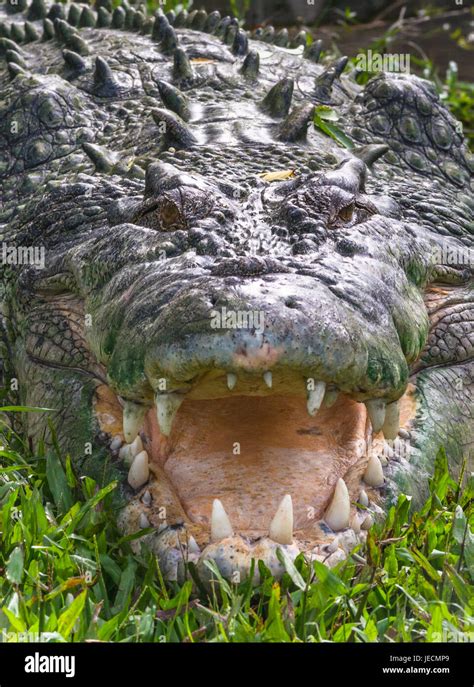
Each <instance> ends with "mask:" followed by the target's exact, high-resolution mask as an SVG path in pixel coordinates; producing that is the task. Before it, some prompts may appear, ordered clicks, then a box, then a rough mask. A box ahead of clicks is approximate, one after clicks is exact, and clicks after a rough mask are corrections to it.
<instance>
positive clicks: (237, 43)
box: [232, 29, 249, 55]
mask: <svg viewBox="0 0 474 687" xmlns="http://www.w3.org/2000/svg"><path fill="white" fill-rule="evenodd" d="M248 49H249V39H248V38H247V34H246V33H245V31H244V30H243V29H237V33H236V34H235V38H234V41H233V43H232V52H233V53H234V55H246V54H247V52H248Z"/></svg>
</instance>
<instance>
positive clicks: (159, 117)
mask: <svg viewBox="0 0 474 687" xmlns="http://www.w3.org/2000/svg"><path fill="white" fill-rule="evenodd" d="M151 114H152V117H153V119H154V120H155V122H156V123H157V124H158V126H159V127H160V130H161V133H162V134H163V140H164V143H165V147H167V148H169V147H170V146H173V147H174V148H188V147H190V146H192V145H194V144H195V143H196V139H195V137H194V136H193V134H192V133H191V131H190V130H189V129H188V127H187V126H186V124H185V122H184V121H183V120H182V119H181V117H179V116H178V115H177V114H176V113H175V112H170V111H168V110H162V109H161V108H155V109H153V110H152V111H151Z"/></svg>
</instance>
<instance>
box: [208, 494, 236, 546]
mask: <svg viewBox="0 0 474 687" xmlns="http://www.w3.org/2000/svg"><path fill="white" fill-rule="evenodd" d="M233 534H234V531H233V529H232V525H231V524H230V520H229V516H228V515H227V513H226V512H225V509H224V506H223V505H222V503H221V502H220V501H219V499H214V502H213V504H212V515H211V541H220V540H221V539H225V538H226V537H232V535H233Z"/></svg>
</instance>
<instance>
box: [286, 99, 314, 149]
mask: <svg viewBox="0 0 474 687" xmlns="http://www.w3.org/2000/svg"><path fill="white" fill-rule="evenodd" d="M314 109H315V106H314V105H313V104H312V103H304V104H303V105H299V106H298V107H294V108H293V109H292V111H291V112H290V114H289V115H288V116H287V117H286V119H284V120H283V122H282V124H281V127H280V132H279V134H278V138H279V139H280V141H286V142H288V143H293V142H295V141H300V140H304V139H305V138H306V134H307V132H308V124H309V123H310V122H311V121H312V119H313V115H314Z"/></svg>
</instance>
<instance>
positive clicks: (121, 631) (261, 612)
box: [0, 426, 474, 642]
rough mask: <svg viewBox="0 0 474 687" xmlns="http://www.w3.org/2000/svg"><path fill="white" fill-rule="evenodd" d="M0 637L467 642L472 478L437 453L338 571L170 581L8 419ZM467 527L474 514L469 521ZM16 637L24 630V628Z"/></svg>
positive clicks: (109, 508) (53, 457)
mask: <svg viewBox="0 0 474 687" xmlns="http://www.w3.org/2000/svg"><path fill="white" fill-rule="evenodd" d="M0 436H1V441H0V443H1V444H2V446H3V448H2V449H1V450H0V465H1V467H0V537H1V547H0V608H1V611H0V632H1V631H2V630H3V631H4V632H6V633H11V634H4V639H6V640H9V641H18V638H20V639H21V637H22V634H21V633H25V632H30V633H39V632H41V633H47V635H44V636H43V640H44V639H45V638H49V640H50V641H64V640H67V641H84V640H87V639H95V640H97V639H98V640H103V641H119V642H144V641H153V642H183V641H184V642H195V641H208V642H246V641H257V642H272V641H284V642H298V641H308V642H318V641H331V642H347V641H355V642H404V641H426V642H430V641H440V640H441V639H447V640H448V641H449V640H450V639H451V641H466V640H467V639H468V638H469V637H471V638H472V636H473V635H472V634H471V635H469V633H472V632H473V631H474V623H473V615H474V613H473V611H474V595H473V585H472V583H473V575H474V536H473V532H472V518H473V511H472V501H473V496H474V480H473V478H472V477H471V479H470V480H468V481H467V484H466V486H465V487H464V489H461V488H460V486H459V484H457V483H456V482H454V481H453V480H452V479H451V478H450V477H449V475H448V469H447V462H446V458H445V455H444V453H443V452H440V454H439V455H438V457H437V459H436V467H435V471H434V475H433V478H432V480H431V483H430V488H431V495H430V497H429V499H428V501H427V502H426V504H425V505H424V507H423V508H422V509H421V510H420V511H419V512H416V513H413V514H412V515H410V513H409V510H410V502H409V499H407V497H405V496H400V498H399V500H398V503H397V505H396V506H394V507H393V508H391V510H390V511H389V513H388V516H387V519H386V521H385V523H383V524H379V525H376V526H374V527H373V528H372V530H371V531H369V535H368V539H367V544H366V545H365V546H364V547H363V548H359V549H358V550H356V551H354V553H353V554H352V555H351V556H350V557H349V558H348V560H347V561H345V562H343V563H341V564H339V566H338V567H337V568H336V569H334V570H329V569H327V568H326V567H325V566H324V565H323V564H321V563H319V562H314V563H313V564H312V565H311V564H309V563H308V562H306V561H305V560H304V558H303V556H300V557H298V559H297V560H296V562H295V564H294V565H292V564H291V563H290V562H288V563H287V565H286V570H287V573H286V574H285V575H284V578H283V579H282V580H281V581H280V582H277V581H275V580H274V579H273V578H272V577H271V576H270V574H269V572H268V570H266V569H265V568H264V567H263V566H262V564H261V563H260V564H259V566H260V573H261V575H262V580H263V581H262V582H261V583H260V584H259V585H257V586H252V584H250V581H244V582H242V583H241V584H238V585H236V584H232V583H230V582H227V581H226V580H224V579H222V578H221V577H219V578H218V580H217V581H216V584H215V588H214V589H213V591H212V593H206V592H205V590H203V589H201V591H199V589H198V588H197V587H196V586H195V585H193V583H192V581H191V579H190V580H188V581H187V582H185V583H184V584H183V585H182V586H179V585H178V584H176V583H175V584H165V583H164V582H163V579H162V577H161V574H160V570H159V566H158V564H157V561H156V559H155V558H154V557H153V556H152V555H150V554H143V555H135V554H134V553H133V552H132V550H131V547H130V538H124V537H122V536H121V535H120V533H119V532H118V531H117V528H116V523H115V515H116V513H115V512H114V510H113V499H112V496H113V492H114V490H116V489H117V484H116V483H115V482H112V483H111V484H109V485H107V486H106V487H105V488H99V487H98V485H97V484H96V483H95V482H94V481H93V480H92V479H90V478H89V477H85V476H80V475H78V474H76V473H75V471H74V467H73V465H72V463H71V460H70V459H69V458H68V457H67V456H66V457H65V458H64V459H63V458H61V457H60V456H59V453H58V451H57V450H54V451H52V452H49V453H48V452H45V451H44V450H42V449H41V450H40V451H39V452H38V453H37V454H32V453H30V452H29V451H28V449H27V447H26V446H25V444H24V443H23V442H22V441H21V440H20V439H19V437H18V436H17V435H15V434H14V433H13V432H12V431H10V430H9V429H8V428H7V427H6V426H3V427H0ZM468 521H470V522H471V527H469V524H468ZM18 633H20V634H18Z"/></svg>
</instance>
